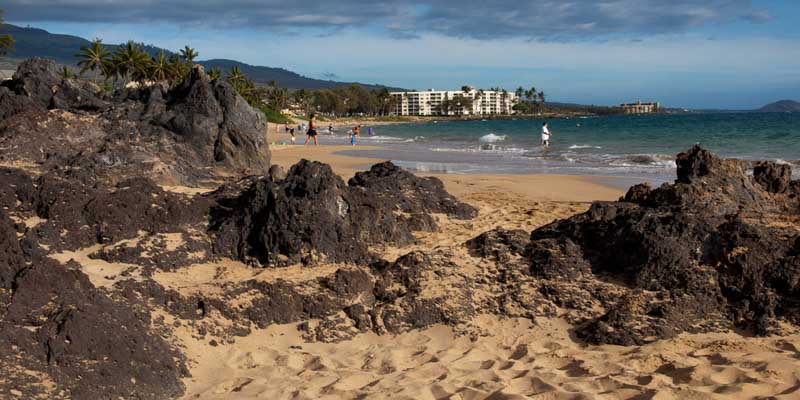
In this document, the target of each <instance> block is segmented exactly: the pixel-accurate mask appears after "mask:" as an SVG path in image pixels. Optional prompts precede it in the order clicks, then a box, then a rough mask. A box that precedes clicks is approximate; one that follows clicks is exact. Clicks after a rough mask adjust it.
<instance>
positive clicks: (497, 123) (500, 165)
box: [323, 113, 800, 182]
mask: <svg viewBox="0 0 800 400" xmlns="http://www.w3.org/2000/svg"><path fill="white" fill-rule="evenodd" d="M542 122H543V120H541V119H520V120H513V119H510V120H485V121H442V122H425V123H414V124H398V125H385V126H377V127H374V128H373V129H374V130H375V136H373V137H369V136H367V135H366V132H367V129H366V128H365V129H364V130H363V131H362V132H363V133H364V134H363V135H362V138H361V140H360V143H361V144H365V145H379V146H381V147H382V149H381V150H369V151H358V152H351V151H345V152H344V153H346V154H348V155H355V156H366V157H375V158H381V159H390V160H392V161H394V162H395V163H397V164H399V165H401V166H403V167H405V168H408V169H410V170H412V171H416V172H435V173H460V174H468V173H557V174H581V175H602V176H610V177H625V178H631V179H634V180H637V179H642V180H650V181H656V182H657V181H667V180H672V179H673V178H674V176H675V162H674V158H675V155H676V154H677V153H679V152H681V151H684V150H686V149H688V148H690V147H691V146H693V145H694V144H701V145H703V146H705V147H706V148H708V149H710V150H711V151H713V152H715V153H717V154H719V155H721V156H725V157H736V158H742V159H746V160H772V161H777V162H785V163H791V164H794V165H795V166H796V168H794V169H795V170H796V171H795V172H797V170H800V161H798V160H800V114H798V113H709V114H658V115H620V116H608V117H579V118H568V119H552V120H548V122H549V125H550V130H551V132H552V133H553V137H552V143H551V146H550V148H549V149H543V148H542V146H541V145H540V138H541V127H542ZM338 135H339V136H343V132H338ZM323 136H324V135H323ZM338 139H340V138H339V137H336V138H330V139H328V140H325V142H330V141H331V140H333V141H335V142H338Z"/></svg>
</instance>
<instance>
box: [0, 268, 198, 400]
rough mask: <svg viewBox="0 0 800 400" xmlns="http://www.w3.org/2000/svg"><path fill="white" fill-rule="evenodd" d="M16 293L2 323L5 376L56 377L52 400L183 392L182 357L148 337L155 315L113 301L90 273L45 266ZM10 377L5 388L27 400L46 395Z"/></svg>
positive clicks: (25, 276) (18, 283)
mask: <svg viewBox="0 0 800 400" xmlns="http://www.w3.org/2000/svg"><path fill="white" fill-rule="evenodd" d="M14 286H15V290H14V296H13V297H12V298H11V300H10V303H8V304H7V305H5V306H4V308H5V307H7V313H6V314H5V315H4V316H2V317H1V318H0V326H2V329H0V366H3V370H4V371H6V372H8V373H11V371H18V370H19V368H20V367H22V368H25V369H28V370H30V371H33V372H34V373H37V372H38V373H43V374H46V375H49V377H50V378H51V379H52V380H53V381H54V382H55V384H56V387H55V388H53V389H54V392H53V393H51V394H50V396H52V397H69V398H74V399H97V398H117V397H125V398H137V399H162V398H170V397H174V396H177V395H179V394H181V393H182V392H183V384H182V383H181V381H180V378H181V377H182V376H183V375H185V374H186V373H187V371H186V367H185V366H184V361H183V357H182V356H181V355H180V354H179V353H178V352H177V351H175V350H173V349H172V348H171V347H170V346H169V345H168V344H167V343H166V342H165V341H164V340H163V339H161V338H160V337H157V336H154V335H152V334H150V333H149V332H148V324H149V320H148V319H147V318H149V317H148V315H147V314H145V315H142V314H137V313H134V312H132V310H131V309H130V308H129V307H128V306H126V305H124V304H121V303H118V302H115V301H112V300H111V299H109V298H108V297H107V296H106V295H105V294H103V293H102V292H100V291H98V290H97V289H95V288H94V287H93V286H92V284H91V283H90V282H89V280H88V278H87V277H86V275H84V274H83V273H81V272H78V271H77V270H75V269H74V268H72V267H69V266H66V267H65V266H63V265H60V264H58V263H56V262H53V261H52V260H47V259H44V260H42V261H40V262H37V263H36V264H34V265H33V266H32V267H30V268H27V269H26V270H25V271H24V272H22V273H21V274H19V276H18V277H17V278H16V279H15V284H14ZM25 327H27V328H28V329H24V328H25ZM31 328H32V329H31ZM16 374H17V372H14V373H13V375H16ZM6 378H12V379H11V380H9V379H4V380H3V382H0V386H3V385H12V384H15V383H16V384H15V385H14V386H13V387H12V388H14V389H16V390H19V391H21V392H22V393H23V394H24V395H25V397H29V396H30V395H31V394H33V393H37V391H39V390H41V386H40V385H37V384H31V385H30V386H27V385H19V383H20V382H25V380H24V378H23V379H21V380H16V379H13V378H15V376H6ZM58 393H61V394H58Z"/></svg>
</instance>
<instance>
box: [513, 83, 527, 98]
mask: <svg viewBox="0 0 800 400" xmlns="http://www.w3.org/2000/svg"><path fill="white" fill-rule="evenodd" d="M514 93H515V94H516V95H517V97H519V98H520V99H521V98H522V96H523V95H525V89H523V88H522V86H520V87H518V88H517V91H516V92H514Z"/></svg>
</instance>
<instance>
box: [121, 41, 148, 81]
mask: <svg viewBox="0 0 800 400" xmlns="http://www.w3.org/2000/svg"><path fill="white" fill-rule="evenodd" d="M150 63H151V60H150V56H149V55H148V54H147V53H146V52H145V51H144V50H142V48H141V45H139V44H138V43H136V42H134V41H133V40H129V41H128V42H127V43H125V44H124V45H122V46H120V47H119V48H117V51H116V52H115V53H114V57H113V58H112V65H113V72H114V75H116V76H118V77H121V78H123V79H125V80H127V79H128V78H129V77H130V78H132V79H134V80H137V81H144V80H146V79H147V78H148V72H149V69H150Z"/></svg>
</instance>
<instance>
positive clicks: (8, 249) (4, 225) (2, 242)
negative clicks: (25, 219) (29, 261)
mask: <svg viewBox="0 0 800 400" xmlns="http://www.w3.org/2000/svg"><path fill="white" fill-rule="evenodd" d="M24 265H25V264H24V260H23V258H22V249H20V247H19V240H18V239H17V232H16V230H14V228H13V223H12V222H11V220H10V219H9V218H8V216H7V215H6V213H5V212H4V211H3V210H2V209H0V290H3V289H11V286H12V284H13V283H14V278H15V277H16V276H17V274H18V273H19V271H20V270H22V268H23V267H24Z"/></svg>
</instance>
